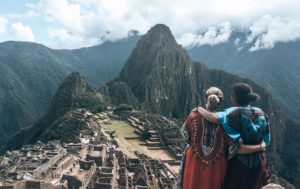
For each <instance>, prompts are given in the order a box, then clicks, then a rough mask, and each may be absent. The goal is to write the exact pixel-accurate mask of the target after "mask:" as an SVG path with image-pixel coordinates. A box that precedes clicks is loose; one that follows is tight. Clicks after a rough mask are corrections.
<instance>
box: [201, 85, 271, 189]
mask: <svg viewBox="0 0 300 189" xmlns="http://www.w3.org/2000/svg"><path fill="white" fill-rule="evenodd" d="M259 98H260V97H259V95H258V94H256V93H253V92H252V88H251V86H249V85H248V84H245V83H237V84H234V85H233V87H232V94H231V101H232V103H233V104H234V105H235V107H231V108H228V109H226V110H225V111H222V112H217V113H213V112H209V111H207V110H206V109H204V108H202V107H199V108H198V111H199V113H200V114H202V116H203V117H205V118H206V119H207V120H209V121H210V122H212V123H215V124H221V125H222V127H223V128H224V130H225V132H226V134H227V135H228V136H229V137H230V138H232V140H234V141H242V142H243V143H244V144H252V145H254V144H260V143H261V142H262V141H263V140H264V141H265V143H266V144H267V145H268V144H269V143H270V128H269V122H268V118H267V116H266V115H265V113H264V112H263V111H262V110H261V109H259V108H257V107H253V106H250V103H251V102H256V101H258V100H259ZM269 178H270V175H269V172H268V168H267V163H266V158H265V152H255V153H251V154H238V155H236V156H235V157H234V158H232V159H231V160H230V161H229V167H228V170H227V173H226V178H225V181H224V186H223V188H224V189H235V188H236V189H259V188H262V186H264V185H266V184H267V183H268V181H269Z"/></svg>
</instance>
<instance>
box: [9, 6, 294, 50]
mask: <svg viewBox="0 0 300 189" xmlns="http://www.w3.org/2000/svg"><path fill="white" fill-rule="evenodd" d="M270 4H271V5H272V6H270ZM27 7H28V9H29V10H26V12H25V13H26V15H27V16H26V19H36V20H35V21H37V20H38V22H41V23H38V25H39V26H37V24H36V22H26V20H22V19H21V18H19V19H20V20H13V21H12V20H9V18H6V17H4V18H6V19H7V20H9V22H23V23H35V26H34V27H39V28H38V30H39V31H44V32H45V35H38V36H39V37H41V36H42V38H43V39H42V40H44V41H43V43H45V45H49V46H50V47H52V48H79V47H84V46H90V45H93V44H95V43H96V44H97V43H98V44H99V43H101V42H102V41H103V40H101V39H102V36H104V35H106V34H108V33H109V35H106V36H107V37H108V39H109V40H112V41H114V40H118V39H121V38H124V37H127V35H128V31H130V30H137V31H139V32H140V33H141V34H144V33H146V32H147V31H148V30H149V29H150V28H151V27H152V26H153V25H155V24H157V23H163V24H166V25H167V26H169V27H170V29H171V30H172V33H173V35H174V37H175V38H176V40H177V41H178V42H179V43H180V44H182V45H183V46H186V47H189V46H195V45H198V46H200V45H216V44H220V43H224V42H226V41H227V40H228V39H229V37H230V35H231V33H232V31H233V30H234V28H241V29H246V30H247V29H248V30H251V31H252V33H251V35H250V36H249V38H248V41H251V40H252V41H254V46H253V48H251V50H258V49H263V48H272V47H273V46H274V45H275V44H276V43H277V42H287V41H293V40H298V34H296V33H297V32H296V31H300V30H299V29H298V27H299V26H298V25H299V23H300V21H299V20H300V12H299V8H298V7H300V2H299V1H298V0H289V1H288V2H287V1H286V0H244V1H240V0H228V1H224V0H200V1H199V0H189V1H181V0H164V1H161V0H151V1H141V0H122V1H120V0H39V1H37V2H36V3H32V4H29V5H27ZM266 14H267V15H271V16H269V18H268V16H264V15H266ZM11 15H12V16H13V14H11ZM18 16H19V15H18V14H16V16H15V17H14V19H18ZM11 18H12V17H11ZM24 18H25V17H24ZM280 26H282V28H280ZM286 26H287V29H284V27H286ZM34 27H33V30H34V29H35V28H34ZM49 28H50V29H49ZM289 30H290V31H292V33H293V34H292V35H290V34H287V36H285V35H286V33H288V32H287V31H289ZM277 31H278V32H277ZM66 39H67V40H69V41H66ZM36 40H37V41H39V39H36ZM239 45H241V44H239Z"/></svg>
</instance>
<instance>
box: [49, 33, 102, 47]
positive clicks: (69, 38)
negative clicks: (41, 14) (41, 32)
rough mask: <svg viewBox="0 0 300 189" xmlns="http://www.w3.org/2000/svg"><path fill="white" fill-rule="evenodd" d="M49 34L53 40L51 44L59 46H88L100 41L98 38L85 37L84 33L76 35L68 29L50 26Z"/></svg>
mask: <svg viewBox="0 0 300 189" xmlns="http://www.w3.org/2000/svg"><path fill="white" fill-rule="evenodd" d="M47 34H48V36H49V37H50V38H51V39H52V40H53V44H50V45H51V46H57V47H58V48H62V47H63V48H67V49H74V48H78V47H80V46H82V44H85V45H86V46H93V45H96V44H97V43H99V41H98V39H97V38H88V39H86V38H84V36H83V35H76V34H74V33H70V32H68V30H66V29H56V28H48V30H47Z"/></svg>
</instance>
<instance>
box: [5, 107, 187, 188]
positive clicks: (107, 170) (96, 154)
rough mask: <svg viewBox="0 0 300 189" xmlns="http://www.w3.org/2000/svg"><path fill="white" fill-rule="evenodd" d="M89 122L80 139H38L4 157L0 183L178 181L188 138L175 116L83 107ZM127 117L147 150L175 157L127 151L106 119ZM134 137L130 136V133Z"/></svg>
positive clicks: (167, 184) (146, 184) (149, 184)
mask: <svg viewBox="0 0 300 189" xmlns="http://www.w3.org/2000/svg"><path fill="white" fill-rule="evenodd" d="M77 112H83V115H84V117H85V120H86V122H87V125H88V129H87V128H84V129H83V130H81V131H80V133H78V135H79V138H80V142H79V143H76V142H75V143H63V142H61V141H59V140H52V141H48V142H47V143H43V142H40V141H39V142H36V143H35V144H30V145H25V146H23V147H22V148H21V149H19V150H14V151H7V152H6V153H5V154H4V155H3V156H1V157H0V189H64V188H70V189H92V188H95V189H98V188H99V189H100V188H101V189H113V188H121V189H144V188H163V189H165V188H169V189H173V188H176V187H177V184H178V169H177V170H176V171H174V169H172V168H171V167H172V166H173V165H175V166H177V167H179V165H180V160H181V157H182V152H183V149H184V147H185V142H184V140H183V138H182V137H181V135H180V133H179V129H178V128H179V125H178V123H177V122H176V121H173V120H169V119H166V118H165V117H162V116H159V115H153V114H147V113H142V112H136V111H119V112H114V113H113V112H112V111H110V112H102V113H100V114H92V113H91V112H89V111H87V110H84V111H83V110H81V111H77ZM112 120H122V121H124V122H127V123H128V124H129V125H130V126H131V127H132V128H134V132H135V133H136V134H137V136H139V138H140V140H141V141H144V143H145V144H146V145H145V148H147V149H148V150H152V151H153V152H155V150H165V151H167V152H168V153H169V154H171V156H172V159H168V160H162V159H154V158H151V157H149V156H147V155H145V154H143V153H141V152H139V151H133V152H132V153H133V154H134V155H132V154H131V155H129V154H127V151H126V150H123V149H122V148H120V147H119V144H118V141H117V140H115V139H114V138H115V137H116V133H115V132H111V131H107V130H106V129H104V128H103V127H102V126H103V124H113V123H112ZM128 140H130V139H128Z"/></svg>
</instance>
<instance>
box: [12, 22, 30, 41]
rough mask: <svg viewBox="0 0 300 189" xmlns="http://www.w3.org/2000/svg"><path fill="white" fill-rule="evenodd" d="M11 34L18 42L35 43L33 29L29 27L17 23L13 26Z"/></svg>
mask: <svg viewBox="0 0 300 189" xmlns="http://www.w3.org/2000/svg"><path fill="white" fill-rule="evenodd" d="M11 32H12V34H13V36H14V38H15V39H16V40H19V41H31V42H34V41H35V40H34V35H33V33H32V29H31V27H30V26H28V25H24V24H22V23H21V22H17V23H14V24H12V25H11Z"/></svg>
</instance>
